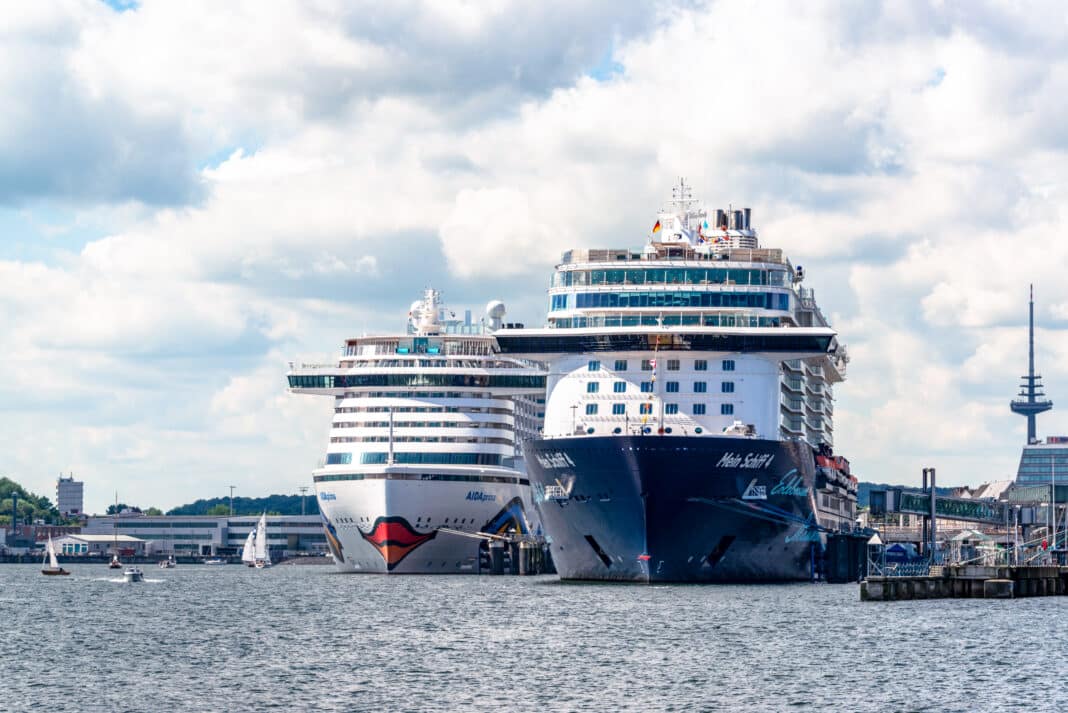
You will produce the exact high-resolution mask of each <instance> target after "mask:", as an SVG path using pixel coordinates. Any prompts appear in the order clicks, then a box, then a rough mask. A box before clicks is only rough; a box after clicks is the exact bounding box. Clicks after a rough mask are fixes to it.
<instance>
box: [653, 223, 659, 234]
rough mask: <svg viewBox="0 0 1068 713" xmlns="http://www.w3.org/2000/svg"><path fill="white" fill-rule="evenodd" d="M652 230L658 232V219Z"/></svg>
mask: <svg viewBox="0 0 1068 713" xmlns="http://www.w3.org/2000/svg"><path fill="white" fill-rule="evenodd" d="M653 232H654V233H659V232H660V221H659V220H658V221H656V225H654V226H653Z"/></svg>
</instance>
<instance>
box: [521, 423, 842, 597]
mask: <svg viewBox="0 0 1068 713" xmlns="http://www.w3.org/2000/svg"><path fill="white" fill-rule="evenodd" d="M526 452H527V470H528V473H529V475H530V478H531V484H532V488H533V490H534V502H535V506H536V507H537V508H538V512H539V514H540V516H541V521H542V525H543V526H544V528H545V532H546V535H547V536H548V538H549V540H550V542H551V550H552V556H553V560H554V562H555V564H556V568H557V571H558V572H559V574H560V577H561V578H562V579H574V580H612V581H627V582H789V581H807V580H810V579H812V578H813V576H814V573H815V572H816V568H817V562H818V559H819V557H820V553H821V551H822V547H823V543H824V536H823V535H821V534H820V531H819V529H818V528H817V526H816V514H815V513H816V501H815V498H814V495H813V492H814V491H813V485H814V478H815V465H814V461H813V457H812V450H811V448H810V447H808V446H807V445H805V444H803V443H799V442H786V441H771V440H761V439H749V438H737V437H729V436H604V437H577V438H554V439H538V440H533V441H530V442H528V444H527V451H526Z"/></svg>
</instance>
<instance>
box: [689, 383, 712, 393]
mask: <svg viewBox="0 0 1068 713" xmlns="http://www.w3.org/2000/svg"><path fill="white" fill-rule="evenodd" d="M707 391H708V384H707V383H706V382H704V381H695V382H693V392H694V393H695V394H703V393H705V392H707Z"/></svg>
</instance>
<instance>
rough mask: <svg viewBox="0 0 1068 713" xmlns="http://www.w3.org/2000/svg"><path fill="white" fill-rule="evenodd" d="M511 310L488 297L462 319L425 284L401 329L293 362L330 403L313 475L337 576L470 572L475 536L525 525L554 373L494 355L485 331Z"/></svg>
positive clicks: (292, 376)
mask: <svg viewBox="0 0 1068 713" xmlns="http://www.w3.org/2000/svg"><path fill="white" fill-rule="evenodd" d="M503 314H504V308H503V305H501V304H500V303H490V306H489V308H488V310H487V317H486V319H485V320H482V321H480V323H478V324H474V323H472V322H471V319H470V314H469V313H468V315H467V316H466V318H465V319H463V320H459V319H456V318H455V317H454V316H451V313H450V312H449V311H448V310H447V309H446V308H445V307H444V306H443V305H442V304H441V299H440V293H438V292H437V291H436V290H432V289H428V290H426V292H425V294H424V296H423V299H421V300H419V301H417V302H415V303H413V304H412V306H411V310H410V312H409V320H408V329H407V331H406V333H404V334H398V335H387V336H364V337H358V338H353V339H349V340H347V341H346V343H345V348H344V351H343V354H342V356H341V358H340V360H339V361H338V363H336V364H330V365H299V366H298V365H291V369H290V371H289V374H288V379H289V390H290V391H291V392H293V393H300V394H318V395H325V396H330V397H332V398H333V399H334V417H333V424H332V427H331V431H330V442H329V445H328V447H327V453H326V459H325V461H324V462H323V463H322V465H321V467H319V468H318V469H316V470H315V471H314V474H313V479H314V482H315V490H316V494H317V496H318V499H319V507H320V510H321V512H322V513H323V517H324V527H325V529H326V533H327V542H328V543H329V545H330V548H331V551H332V553H333V555H334V559H335V561H336V562H337V566H338V568H339V569H341V570H342V571H361V572H398V573H449V574H453V573H457V572H475V571H477V569H478V556H479V547H480V545H482V546H484V540H481V539H480V538H479V537H477V536H474V537H471V536H465V535H466V534H469V533H470V534H475V533H490V534H500V533H511V534H517V535H519V534H523V533H527V532H529V531H530V528H531V518H530V517H529V515H530V514H532V512H533V511H532V508H531V507H530V500H529V495H530V486H529V481H528V480H527V477H526V475H525V474H524V473H523V472H522V470H521V467H522V463H521V455H522V454H521V442H522V440H523V439H524V438H525V437H529V436H530V435H532V432H533V429H534V428H536V427H537V421H536V420H535V419H532V418H529V414H530V413H532V412H533V411H534V409H536V408H537V403H536V400H537V399H540V398H541V397H542V396H543V394H544V389H545V375H544V371H543V370H541V369H540V368H538V367H537V366H535V365H533V364H530V363H527V362H525V361H522V360H520V359H516V358H513V357H506V356H502V355H500V354H499V353H498V350H497V347H496V342H495V340H494V338H493V336H492V335H490V334H488V333H487V327H498V326H500V319H501V317H503ZM517 400H520V401H522V403H523V407H522V408H523V410H524V413H525V414H527V417H524V418H520V419H518V421H517V419H516V407H515V403H516V401H517ZM517 466H518V467H517Z"/></svg>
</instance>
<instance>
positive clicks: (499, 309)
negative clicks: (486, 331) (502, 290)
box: [486, 300, 504, 331]
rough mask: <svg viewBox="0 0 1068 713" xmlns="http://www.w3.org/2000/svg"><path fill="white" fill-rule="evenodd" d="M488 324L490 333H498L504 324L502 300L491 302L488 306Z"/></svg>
mask: <svg viewBox="0 0 1068 713" xmlns="http://www.w3.org/2000/svg"><path fill="white" fill-rule="evenodd" d="M486 322H487V323H488V324H487V326H488V327H489V328H490V331H497V330H498V329H500V328H501V326H502V325H503V323H504V303H503V302H501V301H500V300H491V301H490V303H489V304H487V305H486Z"/></svg>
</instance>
